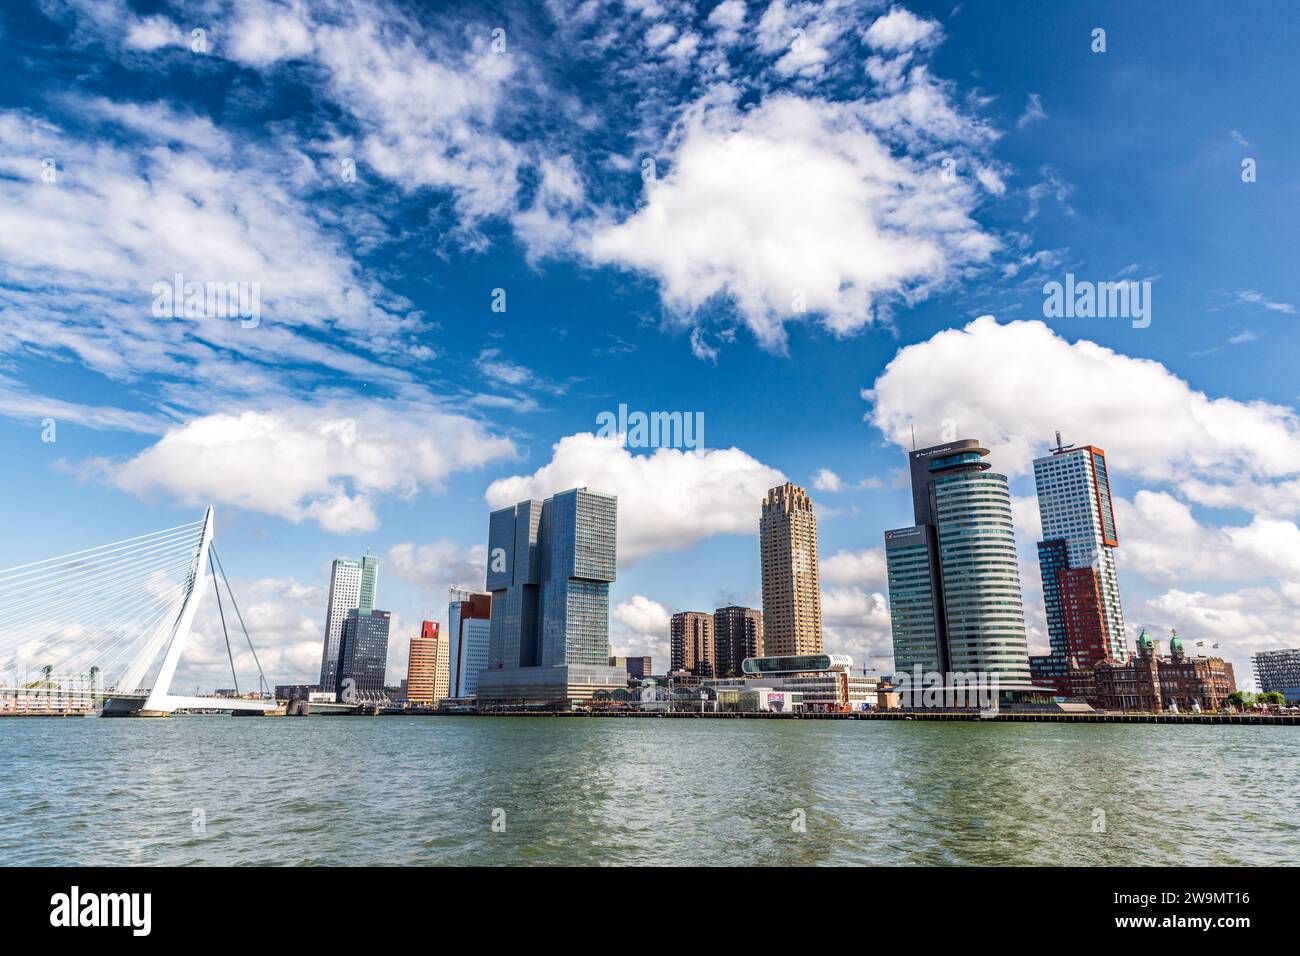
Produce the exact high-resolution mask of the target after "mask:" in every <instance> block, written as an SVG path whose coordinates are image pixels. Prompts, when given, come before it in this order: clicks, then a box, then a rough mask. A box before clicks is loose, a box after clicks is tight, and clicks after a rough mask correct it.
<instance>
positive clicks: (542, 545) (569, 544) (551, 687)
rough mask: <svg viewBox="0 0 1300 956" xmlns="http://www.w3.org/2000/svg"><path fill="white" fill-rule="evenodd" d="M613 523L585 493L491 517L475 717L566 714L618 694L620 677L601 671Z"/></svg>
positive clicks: (607, 509) (602, 501) (608, 511)
mask: <svg viewBox="0 0 1300 956" xmlns="http://www.w3.org/2000/svg"><path fill="white" fill-rule="evenodd" d="M617 515H618V499H617V498H615V497H614V496H613V495H609V494H605V493H603V492H599V491H595V490H592V489H589V488H574V489H571V490H569V491H565V492H561V493H560V494H557V495H554V496H553V497H551V498H547V499H546V500H545V501H536V500H532V501H523V502H520V503H519V504H517V505H513V506H511V507H509V508H502V509H500V510H498V511H494V512H492V515H491V517H490V518H489V521H488V573H487V589H488V591H489V592H491V595H492V618H491V628H490V636H489V642H488V666H487V668H486V669H484V670H483V671H481V672H480V673H479V675H478V688H477V691H478V694H477V696H478V700H479V706H480V708H482V707H483V706H484V705H485V704H486V705H487V706H489V707H492V706H496V707H534V706H539V707H540V706H545V707H567V706H570V705H572V704H574V703H580V702H582V701H585V700H589V699H590V697H591V694H592V692H593V691H595V690H596V689H598V688H601V687H606V688H613V687H623V686H625V685H626V683H627V674H626V671H624V670H622V669H620V668H616V667H611V666H610V664H609V657H610V653H609V585H610V583H611V582H612V581H613V580H614V578H615V573H616V535H617Z"/></svg>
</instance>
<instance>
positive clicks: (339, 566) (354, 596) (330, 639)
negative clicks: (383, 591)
mask: <svg viewBox="0 0 1300 956" xmlns="http://www.w3.org/2000/svg"><path fill="white" fill-rule="evenodd" d="M378 581H379V559H378V558H373V557H371V556H370V555H366V556H365V557H364V558H362V559H361V560H359V561H354V560H352V559H351V558H335V560H334V565H333V567H332V568H331V570H330V593H329V605H328V607H327V608H326V611H325V641H324V646H323V648H322V650H321V661H320V689H321V690H323V691H332V690H334V687H335V685H336V684H337V683H338V673H339V650H340V642H341V641H342V638H343V622H344V621H346V620H347V617H348V612H350V611H353V610H360V611H361V613H362V614H369V613H370V612H371V611H373V610H374V609H375V587H376V585H377V584H378Z"/></svg>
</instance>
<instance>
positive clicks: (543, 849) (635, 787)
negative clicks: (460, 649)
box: [0, 717, 1300, 865]
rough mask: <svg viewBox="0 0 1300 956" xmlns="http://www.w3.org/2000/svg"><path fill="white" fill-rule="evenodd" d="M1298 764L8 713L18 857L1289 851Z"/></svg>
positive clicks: (680, 857)
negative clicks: (34, 716) (19, 716)
mask: <svg viewBox="0 0 1300 956" xmlns="http://www.w3.org/2000/svg"><path fill="white" fill-rule="evenodd" d="M1298 755H1300V733H1297V731H1295V730H1293V729H1289V728H1272V727H1263V728H1252V727H1209V726H1187V727H1170V726H1160V725H1140V724H1139V725H1107V724H1102V725H1065V724H991V723H983V724H981V723H971V724H966V723H962V724H947V723H930V722H922V721H907V722H895V721H815V720H809V721H788V720H781V721H759V720H590V719H554V718H549V719H548V718H481V717H480V718H474V717H409V718H408V717H379V718H351V717H333V718H331V717H314V718H308V719H302V718H285V719H279V720H272V719H264V718H231V717H175V718H169V719H166V720H102V719H101V720H88V719H80V718H78V719H67V720H59V719H25V718H24V719H7V720H0V860H3V862H4V863H6V864H10V865H13V864H28V865H30V864H151V863H182V864H185V863H219V864H259V865H265V864H292V865H301V864H372V865H373V864H543V863H545V864H583V863H596V864H660V865H662V864H694V863H699V864H744V863H756V864H780V863H786V864H806V863H827V864H875V863H881V864H917V863H923V864H933V863H941V864H946V863H951V864H1051V865H1079V864H1083V865H1087V864H1101V863H1107V864H1231V863H1247V864H1249V863H1282V864H1286V863H1293V862H1295V861H1297V860H1298V859H1300V774H1298V773H1297V769H1300V759H1298ZM1099 811H1100V812H1099ZM494 820H495V821H497V828H496V829H494V827H493V823H494ZM801 822H802V824H803V826H804V831H805V832H800V831H799V829H798V826H799V824H800V823H801ZM502 823H504V831H501V830H500V827H501V824H502ZM1099 826H1104V829H1103V830H1102V832H1095V831H1096V828H1097V827H1099ZM196 830H197V831H199V832H196Z"/></svg>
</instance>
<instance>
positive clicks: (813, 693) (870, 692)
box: [709, 654, 877, 713]
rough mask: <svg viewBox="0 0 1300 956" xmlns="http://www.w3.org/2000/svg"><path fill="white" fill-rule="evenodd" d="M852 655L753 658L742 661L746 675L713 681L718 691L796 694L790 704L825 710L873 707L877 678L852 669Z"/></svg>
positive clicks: (874, 704)
mask: <svg viewBox="0 0 1300 956" xmlns="http://www.w3.org/2000/svg"><path fill="white" fill-rule="evenodd" d="M852 669H853V658H851V657H849V656H847V655H845V654H790V655H781V656H777V657H751V658H748V659H746V660H745V661H743V662H742V664H741V671H742V674H743V676H741V677H736V678H723V679H720V680H714V681H710V682H709V685H710V686H712V687H715V688H717V689H718V691H719V693H721V692H722V691H723V690H726V689H741V690H755V689H757V688H759V687H762V688H765V689H768V690H771V691H773V692H788V693H790V694H794V695H797V701H796V700H795V699H794V698H791V706H792V707H794V706H796V705H797V709H802V710H807V711H818V712H824V713H845V712H848V711H863V710H871V709H872V708H874V707H875V706H876V683H877V682H876V678H874V677H867V676H858V675H855V674H854V673H853V672H852Z"/></svg>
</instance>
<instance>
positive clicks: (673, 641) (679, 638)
mask: <svg viewBox="0 0 1300 956" xmlns="http://www.w3.org/2000/svg"><path fill="white" fill-rule="evenodd" d="M668 639H669V648H668V649H669V666H668V669H669V671H670V672H671V673H683V672H685V673H691V674H694V675H695V676H696V677H717V676H718V666H717V664H718V662H717V642H716V639H715V636H714V631H713V615H712V614H707V613H705V612H704V611H678V612H677V613H676V614H674V615H673V616H672V620H671V621H670V622H669V630H668Z"/></svg>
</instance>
